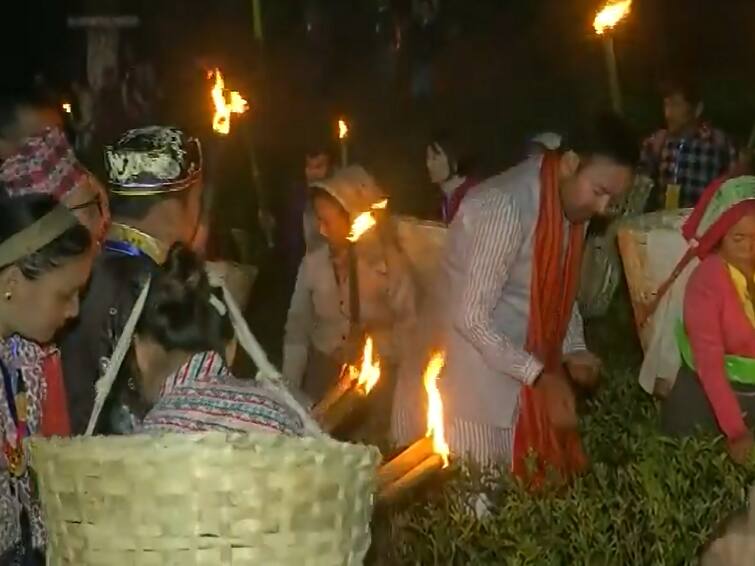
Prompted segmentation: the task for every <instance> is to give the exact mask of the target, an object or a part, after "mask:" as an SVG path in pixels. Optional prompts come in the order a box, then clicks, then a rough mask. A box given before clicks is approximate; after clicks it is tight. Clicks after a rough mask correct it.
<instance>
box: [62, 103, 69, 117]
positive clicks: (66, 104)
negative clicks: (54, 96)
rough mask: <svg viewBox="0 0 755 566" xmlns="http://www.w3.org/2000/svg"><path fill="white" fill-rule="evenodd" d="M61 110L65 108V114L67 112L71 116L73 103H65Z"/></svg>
mask: <svg viewBox="0 0 755 566" xmlns="http://www.w3.org/2000/svg"><path fill="white" fill-rule="evenodd" d="M61 108H63V112H65V113H66V114H70V113H71V103H70V102H64V103H63V104H62V105H61Z"/></svg>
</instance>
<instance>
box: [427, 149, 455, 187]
mask: <svg viewBox="0 0 755 566" xmlns="http://www.w3.org/2000/svg"><path fill="white" fill-rule="evenodd" d="M426 160H427V173H428V175H430V182H431V183H433V184H435V185H440V184H441V183H442V182H443V181H445V180H447V179H448V178H449V177H450V176H451V164H450V163H449V162H448V156H447V155H446V152H444V151H443V148H442V147H440V146H439V145H438V144H430V145H428V146H427V152H426Z"/></svg>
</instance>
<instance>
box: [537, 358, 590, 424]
mask: <svg viewBox="0 0 755 566" xmlns="http://www.w3.org/2000/svg"><path fill="white" fill-rule="evenodd" d="M535 389H536V390H537V391H538V392H539V393H540V394H541V395H542V397H543V400H544V401H545V407H546V410H547V411H548V417H549V418H550V420H551V423H553V426H554V427H556V428H558V429H562V430H574V429H576V428H577V425H578V424H579V422H578V419H577V404H576V401H575V399H574V391H573V390H572V388H571V385H570V384H569V379H568V378H567V377H566V373H565V372H564V370H563V368H562V367H561V366H559V367H558V369H556V370H554V371H546V372H543V374H542V375H541V376H540V378H539V379H538V380H537V382H536V383H535Z"/></svg>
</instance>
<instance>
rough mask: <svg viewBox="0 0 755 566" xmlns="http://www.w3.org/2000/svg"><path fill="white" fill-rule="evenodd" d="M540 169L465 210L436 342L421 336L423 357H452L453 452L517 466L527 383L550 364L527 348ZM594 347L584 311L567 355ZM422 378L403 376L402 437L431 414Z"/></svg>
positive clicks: (444, 385)
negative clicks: (425, 410)
mask: <svg viewBox="0 0 755 566" xmlns="http://www.w3.org/2000/svg"><path fill="white" fill-rule="evenodd" d="M540 163H541V158H540V157H536V158H532V159H529V160H527V161H525V162H524V163H522V164H520V165H518V166H517V167H514V168H513V169H510V170H508V171H506V172H504V173H503V174H501V175H499V176H497V177H494V178H492V179H490V180H488V181H486V182H485V183H483V184H482V185H481V186H480V187H479V188H478V190H477V191H475V193H473V194H472V195H470V196H469V197H467V199H466V200H465V201H464V202H463V203H462V206H461V209H460V211H459V213H458V215H457V217H456V219H455V220H454V222H453V223H452V224H451V227H450V229H449V234H448V241H447V244H446V249H445V252H444V258H443V269H442V277H441V279H440V280H439V282H438V286H437V289H436V293H435V297H434V299H433V302H432V304H433V308H432V309H430V310H428V311H427V312H425V313H424V314H423V316H422V319H421V323H420V327H424V328H425V329H427V331H428V332H431V333H432V334H433V338H432V340H431V341H428V339H427V338H426V337H419V338H418V339H419V340H420V344H421V343H422V341H424V345H420V346H418V348H417V351H418V354H417V355H419V356H426V352H427V349H428V348H427V346H428V345H429V342H432V345H433V346H434V347H435V348H440V349H442V350H444V351H445V352H446V367H445V369H444V372H443V375H442V378H441V381H440V388H441V394H442V396H443V402H444V408H445V415H446V422H447V425H446V428H447V434H448V441H449V445H450V447H451V451H452V453H454V454H456V455H469V456H470V457H471V458H472V459H473V460H474V461H476V462H478V463H480V464H483V465H486V464H490V463H500V462H501V461H502V460H503V461H507V462H508V461H510V459H511V451H512V445H513V430H514V425H515V420H516V415H517V409H518V403H519V394H520V389H521V386H522V385H530V384H532V383H533V382H534V381H535V380H536V379H537V377H538V375H539V374H540V372H541V371H542V367H543V366H542V363H541V362H540V360H538V359H537V358H536V357H534V356H533V355H531V354H530V353H528V352H527V351H525V350H524V345H525V342H526V339H527V327H528V322H529V305H530V285H531V275H532V258H533V247H534V232H535V227H536V224H537V217H538V211H539V200H540V199H539V197H540ZM565 229H567V230H568V224H567V225H566V226H565ZM438 329H441V330H438ZM438 342H440V343H438ZM584 349H585V344H584V337H583V331H582V320H581V318H580V317H579V314H578V312H577V309H574V311H573V316H572V319H571V321H570V324H569V328H568V333H567V338H566V340H565V343H564V348H563V350H564V352H565V353H566V352H574V351H578V350H584ZM419 365H420V366H421V364H419ZM418 376H419V377H421V372H419V374H418V372H417V362H416V361H415V362H414V365H413V366H407V367H406V369H405V371H402V372H401V375H400V382H399V387H398V390H397V395H396V402H395V404H396V411H395V413H394V419H393V427H394V434H395V435H396V436H395V438H396V440H400V439H401V438H402V436H403V435H407V434H411V433H410V432H409V431H411V430H414V431H416V430H417V427H418V425H417V421H418V417H415V416H414V415H415V414H416V413H417V412H418V410H419V408H421V407H424V404H423V403H422V402H421V399H422V391H421V389H422V384H421V380H418ZM401 421H404V423H403V424H402V422H401ZM414 436H415V439H416V432H415V433H414ZM405 439H406V438H405V437H404V440H405Z"/></svg>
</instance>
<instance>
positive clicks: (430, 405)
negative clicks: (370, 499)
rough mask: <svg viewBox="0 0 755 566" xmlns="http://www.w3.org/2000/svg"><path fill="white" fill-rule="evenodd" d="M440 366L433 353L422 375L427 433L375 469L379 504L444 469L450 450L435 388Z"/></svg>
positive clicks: (441, 359)
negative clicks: (425, 401)
mask: <svg viewBox="0 0 755 566" xmlns="http://www.w3.org/2000/svg"><path fill="white" fill-rule="evenodd" d="M444 364H445V357H444V355H443V354H442V353H436V354H434V355H433V356H432V358H431V359H430V362H429V363H428V364H427V368H426V369H425V374H424V376H423V382H424V385H425V391H426V392H427V434H426V435H425V437H424V438H422V439H420V440H418V441H417V442H415V443H414V444H412V445H411V446H410V447H409V448H407V449H406V450H404V451H403V452H402V453H401V454H399V455H398V456H396V457H395V458H393V459H392V460H390V461H389V462H386V463H385V464H383V465H382V466H381V467H380V469H379V470H378V484H379V490H378V497H379V498H380V501H382V502H387V503H390V502H393V501H395V500H396V499H399V498H400V497H401V496H402V495H403V494H405V493H406V492H407V491H409V490H410V489H412V488H413V487H415V486H417V485H420V484H421V483H423V482H424V481H426V480H427V479H428V478H430V477H432V476H433V475H435V474H436V473H437V472H438V471H439V470H442V469H444V468H447V467H448V459H449V456H450V453H451V451H450V449H449V447H448V443H447V442H446V438H445V429H444V422H443V399H442V398H441V396H440V390H439V389H438V376H439V375H440V372H441V371H442V370H443V366H444Z"/></svg>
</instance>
